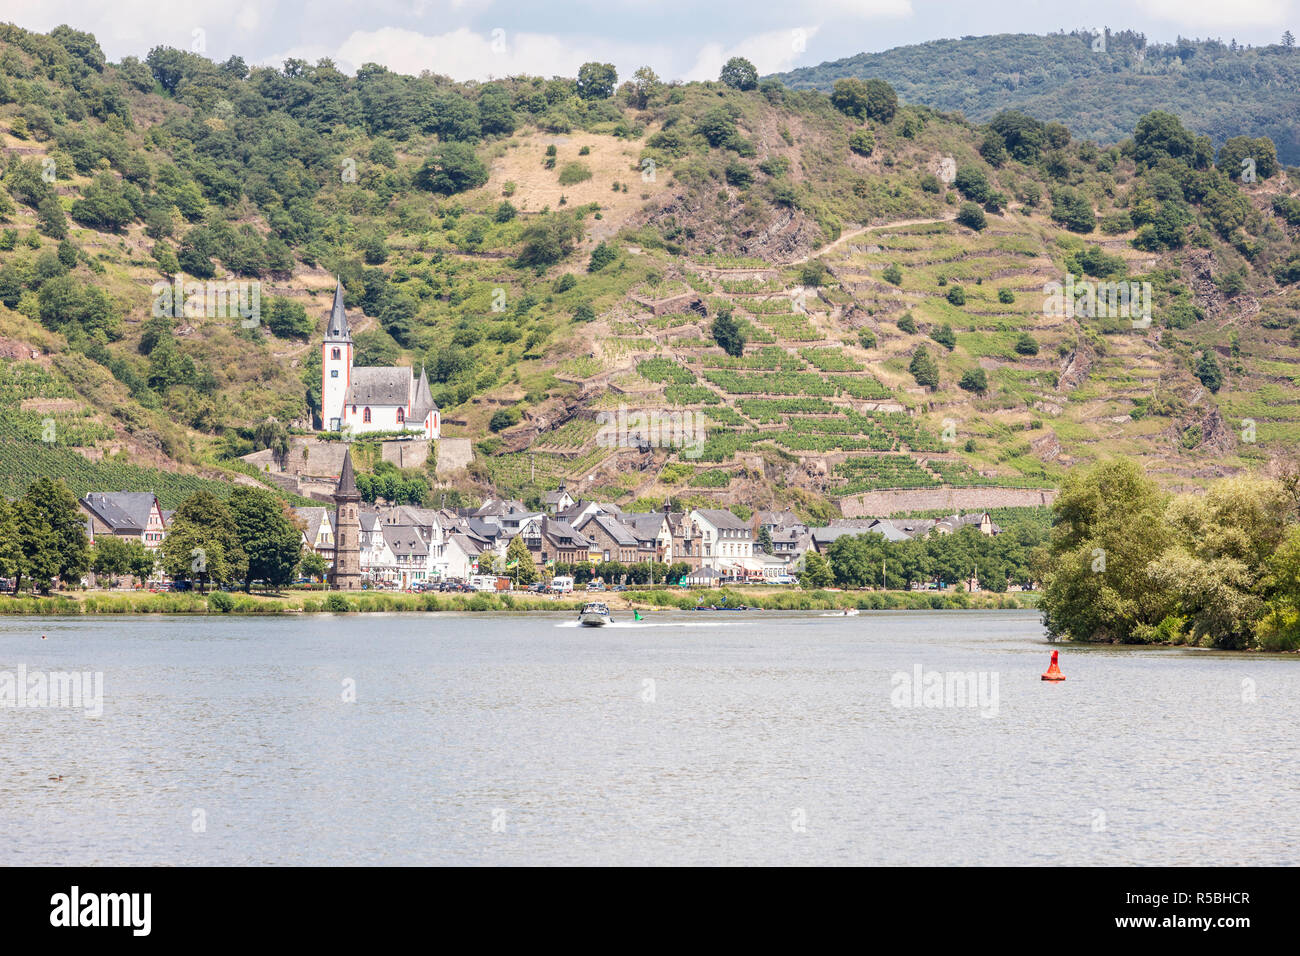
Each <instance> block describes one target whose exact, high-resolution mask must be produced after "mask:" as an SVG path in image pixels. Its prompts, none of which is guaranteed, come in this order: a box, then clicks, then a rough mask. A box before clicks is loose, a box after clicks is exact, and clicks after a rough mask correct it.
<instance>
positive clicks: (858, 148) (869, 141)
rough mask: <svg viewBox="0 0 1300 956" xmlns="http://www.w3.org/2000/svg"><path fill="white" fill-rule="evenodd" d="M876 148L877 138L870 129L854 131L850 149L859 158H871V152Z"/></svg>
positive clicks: (851, 136)
mask: <svg viewBox="0 0 1300 956" xmlns="http://www.w3.org/2000/svg"><path fill="white" fill-rule="evenodd" d="M875 148H876V137H874V136H872V135H871V130H869V129H859V130H854V132H853V133H852V134H851V135H850V136H849V149H851V150H852V151H853V152H855V153H857V154H858V155H859V156H870V155H871V151H872V150H874V149H875Z"/></svg>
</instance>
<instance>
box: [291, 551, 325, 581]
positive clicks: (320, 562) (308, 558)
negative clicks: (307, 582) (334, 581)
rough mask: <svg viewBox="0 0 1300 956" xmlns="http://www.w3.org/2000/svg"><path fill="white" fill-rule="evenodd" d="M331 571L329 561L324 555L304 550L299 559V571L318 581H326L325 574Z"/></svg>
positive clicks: (306, 576) (304, 575)
mask: <svg viewBox="0 0 1300 956" xmlns="http://www.w3.org/2000/svg"><path fill="white" fill-rule="evenodd" d="M328 571H329V562H327V561H326V560H325V558H324V556H323V555H320V554H317V553H316V552H315V551H311V550H304V551H303V552H302V557H301V558H299V559H298V573H299V574H300V575H302V576H303V577H304V578H312V579H314V580H318V581H324V580H325V575H326V573H327V572H328Z"/></svg>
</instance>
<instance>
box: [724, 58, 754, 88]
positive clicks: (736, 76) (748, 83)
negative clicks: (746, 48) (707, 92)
mask: <svg viewBox="0 0 1300 956" xmlns="http://www.w3.org/2000/svg"><path fill="white" fill-rule="evenodd" d="M718 79H719V80H720V81H722V82H723V83H725V84H726V85H727V86H730V87H731V88H732V89H735V90H754V89H757V88H758V70H757V69H756V68H755V66H754V64H753V63H751V62H749V60H746V59H745V58H744V57H743V56H733V57H732V58H731V59H730V60H728V61H727V63H726V65H725V66H723V68H722V72H721V73H720V74H718Z"/></svg>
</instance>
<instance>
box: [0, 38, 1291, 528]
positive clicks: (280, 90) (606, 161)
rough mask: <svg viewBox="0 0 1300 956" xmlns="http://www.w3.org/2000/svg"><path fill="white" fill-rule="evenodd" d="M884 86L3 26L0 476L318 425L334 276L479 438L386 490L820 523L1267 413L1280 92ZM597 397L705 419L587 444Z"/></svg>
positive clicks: (1230, 430) (106, 464) (1246, 435)
mask: <svg viewBox="0 0 1300 956" xmlns="http://www.w3.org/2000/svg"><path fill="white" fill-rule="evenodd" d="M1071 42H1078V41H1071ZM910 49H920V48H910ZM1279 55H1280V54H1279ZM1259 56H1260V57H1261V58H1262V57H1264V54H1263V53H1260V54H1259ZM1268 56H1273V54H1271V53H1270V54H1268ZM1269 62H1273V61H1271V60H1270V61H1269ZM972 82H975V81H972ZM902 93H903V95H902V96H901V97H900V96H898V95H896V94H895V90H894V89H893V88H891V86H890V85H889V84H887V83H884V82H882V81H880V80H878V79H872V80H870V81H868V82H861V81H850V82H842V83H839V84H837V85H836V86H835V88H834V89H833V90H832V92H831V95H829V96H828V95H827V94H826V93H823V92H820V91H816V90H793V89H789V88H787V87H785V86H783V85H782V84H780V83H778V82H775V81H772V80H765V81H762V82H759V80H758V77H757V75H756V73H755V71H754V70H753V67H752V65H750V64H747V63H745V62H743V61H733V62H732V63H729V64H728V66H727V68H726V69H725V70H724V71H723V74H722V77H721V78H720V79H719V81H717V82H710V83H690V84H675V83H664V82H661V81H660V80H659V79H658V78H657V77H656V76H655V75H654V74H653V72H652V71H650V70H649V69H648V68H645V69H642V70H639V71H638V72H637V73H636V75H635V76H633V77H630V78H619V77H617V76H616V75H615V73H614V69H613V67H611V66H608V65H606V64H599V63H590V64H587V65H585V66H584V67H583V68H582V70H581V71H580V73H579V75H578V77H576V78H574V79H556V78H552V79H542V78H537V77H516V78H510V79H505V80H500V81H494V82H491V83H485V84H478V83H467V84H460V83H454V82H452V81H450V80H448V79H446V78H443V77H439V76H436V75H424V76H420V77H410V76H402V75H399V74H396V73H393V72H391V71H389V70H386V69H384V68H383V67H379V66H375V65H366V66H363V67H362V68H361V69H360V70H359V71H358V72H357V74H356V75H355V76H348V75H345V74H343V73H341V72H340V71H339V70H337V69H336V68H335V67H334V66H333V65H332V64H330V63H329V62H328V61H321V62H319V63H316V64H309V63H306V62H302V61H289V62H287V63H285V64H284V66H283V67H282V68H280V69H268V68H257V69H251V70H250V69H249V68H248V67H247V66H246V65H245V64H244V63H243V62H242V61H240V60H239V59H238V58H232V59H230V60H228V61H226V62H224V63H220V64H217V63H213V62H210V61H208V60H207V59H205V58H203V57H201V56H198V55H195V54H191V53H186V52H182V51H178V50H174V49H169V48H164V47H158V48H155V49H153V50H151V51H150V52H149V53H148V55H147V56H146V57H145V58H144V59H135V58H131V57H128V58H126V59H124V60H123V61H122V62H121V63H117V64H112V63H108V62H106V60H105V58H104V56H103V54H102V52H101V51H100V48H99V47H98V45H97V44H96V42H95V40H94V38H93V37H91V36H89V35H88V34H85V33H81V32H78V31H76V30H73V29H69V28H66V27H60V28H57V29H56V30H54V31H52V32H51V34H49V35H41V34H35V33H30V32H27V31H23V30H19V29H17V28H15V27H12V26H4V27H0V145H3V147H4V149H5V160H4V163H5V165H4V170H3V187H4V188H3V190H0V355H2V356H3V359H2V360H0V394H2V395H3V397H4V401H3V402H2V403H0V434H3V435H4V436H5V437H6V439H8V440H7V441H6V442H5V443H4V450H3V451H0V491H4V492H6V493H13V491H14V490H15V489H17V488H21V487H22V485H23V483H24V481H25V480H27V479H29V478H30V477H31V476H32V475H33V474H56V475H60V476H64V477H66V478H67V479H68V481H69V484H70V486H71V487H72V488H73V490H74V491H80V490H82V489H83V488H89V487H111V488H136V487H156V488H158V489H159V490H160V494H162V495H163V496H164V498H165V499H167V500H170V501H174V500H175V499H176V498H178V497H180V496H181V495H182V493H183V491H184V490H186V489H189V488H190V487H193V486H195V483H202V484H203V486H204V487H207V486H208V485H207V484H206V482H207V481H209V480H211V479H225V480H229V479H231V478H232V477H233V478H238V479H239V480H243V481H256V480H259V479H258V478H257V473H256V469H254V468H252V467H251V466H250V465H248V464H247V463H245V462H244V461H242V460H241V456H243V455H245V454H248V453H250V452H253V451H255V450H258V449H261V448H278V447H283V445H284V443H285V441H286V440H287V438H288V437H289V436H291V435H292V434H295V433H298V434H301V433H307V432H311V431H312V430H313V429H314V428H315V427H316V426H317V425H318V424H319V422H318V416H317V411H318V403H319V391H318V390H319V381H320V379H319V375H320V372H319V360H320V351H319V347H318V343H319V336H320V334H321V330H322V329H323V327H324V317H325V312H326V310H327V309H328V307H329V303H330V296H331V295H332V293H333V290H334V283H335V276H339V277H341V279H342V281H343V284H344V287H345V290H346V300H347V305H348V308H349V310H350V312H351V314H352V330H353V334H354V337H355V340H356V343H357V346H358V355H357V362H358V364H361V365H369V364H378V365H386V364H412V365H414V366H415V367H416V368H417V369H418V368H419V367H420V366H421V365H423V366H425V367H426V368H427V369H428V373H429V378H430V381H431V383H432V387H433V393H434V398H435V400H436V401H437V402H438V404H439V406H440V407H441V409H442V413H443V421H444V423H445V427H444V433H445V434H446V435H448V436H452V437H465V438H469V439H471V440H472V441H473V442H474V447H475V452H476V456H475V460H474V462H473V463H472V464H471V465H470V467H469V470H468V471H465V472H461V473H459V474H457V475H455V476H452V477H450V478H447V477H445V476H444V477H443V478H436V477H435V474H434V465H433V462H432V461H431V462H430V465H429V466H428V467H427V468H422V469H417V470H414V471H412V472H409V473H407V474H405V475H402V476H400V477H402V479H403V480H402V482H401V483H400V486H401V487H402V488H403V489H404V491H403V494H404V495H406V496H407V497H409V498H411V499H412V500H421V499H422V498H424V497H432V496H433V495H435V494H442V493H444V492H446V493H451V494H454V495H461V496H465V497H468V498H470V499H473V498H479V497H482V496H485V495H488V494H501V495H515V496H522V497H524V498H535V497H536V496H537V495H539V494H540V493H541V492H542V491H543V490H546V489H548V488H552V487H554V486H555V485H556V484H557V483H558V482H559V481H566V482H568V483H569V487H570V488H571V489H572V490H574V491H575V492H577V493H581V494H585V495H588V496H599V497H602V498H609V499H615V500H619V501H624V502H633V501H638V502H640V503H641V504H643V505H644V504H648V503H656V504H658V503H662V501H663V500H664V498H665V497H670V496H671V497H674V498H676V499H677V500H678V501H679V503H683V504H689V503H693V502H705V501H718V502H722V503H726V504H734V503H745V504H746V506H749V507H764V506H768V505H789V506H792V507H796V508H798V509H800V510H802V511H804V512H805V513H816V514H821V515H827V514H834V513H835V512H836V511H838V510H840V509H841V508H846V509H847V508H848V507H850V505H849V504H847V503H848V502H849V501H850V499H855V500H856V504H854V505H852V507H857V508H867V507H871V506H873V503H874V499H871V498H869V497H868V498H862V497H861V496H863V495H867V496H870V495H872V494H876V493H878V492H881V491H887V490H898V489H905V490H912V491H916V492H923V493H929V492H936V491H942V490H951V489H958V490H962V489H964V490H968V491H969V490H972V489H974V490H979V491H981V492H983V491H985V490H987V491H993V490H1014V489H1020V490H1023V491H1026V492H1036V491H1037V490H1038V489H1046V488H1050V487H1053V486H1054V485H1056V484H1057V483H1058V481H1059V478H1060V476H1061V475H1062V474H1063V473H1064V472H1065V471H1066V470H1067V469H1069V468H1071V467H1073V466H1074V465H1076V464H1078V463H1080V462H1086V461H1090V460H1094V459H1098V458H1104V457H1109V456H1113V455H1125V456H1129V457H1132V458H1134V459H1137V460H1140V461H1141V462H1143V464H1144V465H1146V467H1147V468H1148V470H1149V471H1150V473H1151V474H1153V475H1155V476H1157V477H1158V478H1159V480H1161V481H1162V482H1164V483H1166V484H1169V485H1172V486H1190V487H1195V486H1198V485H1200V484H1202V483H1204V482H1205V481H1208V480H1209V479H1210V478H1213V477H1215V476H1218V475H1222V474H1227V473H1232V472H1235V471H1237V470H1239V469H1243V468H1253V467H1257V466H1261V465H1266V464H1267V463H1268V461H1269V460H1270V459H1271V458H1272V457H1273V456H1275V455H1276V454H1277V453H1278V452H1279V451H1282V450H1285V449H1287V448H1291V447H1294V446H1295V444H1296V442H1297V441H1300V404H1298V403H1297V398H1300V332H1298V331H1297V329H1298V328H1300V327H1298V326H1297V314H1298V309H1297V306H1298V305H1300V287H1298V286H1297V283H1300V257H1298V255H1297V246H1296V238H1297V235H1300V198H1297V186H1298V184H1300V177H1297V176H1296V175H1295V172H1294V170H1291V171H1288V170H1287V169H1285V168H1284V167H1283V166H1282V164H1281V163H1280V162H1279V160H1278V156H1277V153H1276V150H1275V148H1274V145H1273V143H1272V142H1271V141H1270V140H1269V139H1268V138H1267V136H1266V135H1264V132H1265V129H1266V128H1278V127H1276V126H1269V125H1268V124H1270V123H1273V124H1276V123H1278V122H1290V121H1292V120H1294V116H1293V115H1284V114H1282V113H1281V112H1280V111H1275V112H1270V113H1269V114H1268V116H1267V117H1266V118H1264V119H1261V120H1260V125H1259V127H1258V128H1257V127H1255V126H1251V127H1250V129H1249V131H1248V135H1243V136H1241V137H1234V138H1230V139H1228V140H1227V141H1226V142H1225V143H1223V144H1222V145H1221V146H1219V147H1218V148H1217V149H1216V147H1215V144H1214V143H1213V142H1212V141H1211V139H1210V138H1209V137H1208V136H1205V135H1198V134H1197V133H1195V132H1193V131H1191V130H1189V129H1188V128H1186V127H1185V125H1184V123H1183V122H1181V121H1180V119H1179V118H1178V117H1177V116H1175V115H1173V114H1171V113H1169V112H1168V111H1158V112H1152V113H1150V114H1148V115H1144V116H1143V117H1142V118H1140V119H1138V118H1136V117H1135V118H1134V122H1133V123H1132V124H1131V125H1130V126H1129V127H1128V128H1127V129H1126V130H1125V132H1124V134H1123V135H1122V136H1116V137H1114V138H1118V139H1121V142H1118V143H1116V144H1114V145H1100V146H1099V145H1096V144H1094V143H1092V142H1090V141H1088V140H1087V139H1085V138H1082V137H1081V136H1079V135H1078V133H1077V132H1075V131H1073V130H1071V129H1070V128H1068V126H1067V125H1065V124H1063V123H1060V122H1055V121H1052V122H1044V121H1042V120H1040V119H1036V118H1032V117H1030V116H1028V115H1025V114H1024V113H1021V112H1018V111H1003V112H1001V113H999V114H997V115H996V116H993V117H990V118H989V122H987V123H986V124H983V125H976V124H975V123H974V122H972V121H970V120H967V119H966V118H964V117H963V116H961V115H959V114H956V113H948V112H939V111H936V110H935V109H932V108H930V107H928V106H924V105H916V104H915V103H910V102H909V100H910V99H911V96H910V95H909V93H908V92H907V87H906V85H905V84H903V85H902ZM177 275H179V276H180V277H181V281H182V282H183V283H184V282H198V281H225V280H226V279H227V277H229V279H230V280H231V281H234V282H257V283H259V284H260V285H259V286H258V288H259V289H260V296H261V313H260V316H258V317H257V319H256V321H252V322H247V321H241V320H240V318H239V317H234V318H232V317H231V316H229V315H224V316H222V315H209V314H205V313H204V312H203V311H202V310H200V311H198V312H196V313H195V314H190V313H188V312H184V311H182V312H180V313H176V314H171V313H167V312H166V311H165V310H164V311H163V313H162V314H159V309H158V308H156V304H157V301H158V293H157V290H156V289H154V286H155V284H156V283H159V282H160V281H161V282H174V281H175V279H174V277H175V276H177ZM1067 277H1071V278H1070V281H1071V282H1073V281H1075V280H1077V281H1078V282H1079V283H1087V282H1115V283H1119V282H1123V283H1129V282H1133V283H1138V284H1139V285H1140V284H1141V283H1148V284H1149V287H1150V291H1151V295H1150V305H1151V309H1150V315H1151V318H1152V322H1151V323H1149V324H1141V323H1136V324H1135V323H1133V322H1131V321H1129V319H1128V317H1127V316H1125V317H1119V318H1117V317H1116V316H1114V315H1099V314H1096V313H1095V312H1091V313H1090V312H1088V311H1086V310H1080V309H1075V308H1073V307H1072V308H1071V310H1070V311H1069V312H1068V313H1064V314H1056V313H1054V312H1053V311H1052V310H1051V309H1049V308H1047V307H1046V303H1047V300H1048V299H1049V295H1048V291H1047V290H1048V289H1049V287H1050V286H1051V284H1052V283H1065V282H1066V281H1067ZM1103 298H1104V293H1103ZM620 406H623V407H625V408H631V409H632V410H634V411H635V410H640V411H653V410H658V411H663V412H669V413H673V414H677V415H681V414H684V413H688V412H689V413H690V414H691V415H693V416H698V420H699V421H702V422H704V423H705V425H706V428H705V429H704V430H705V432H706V436H705V438H704V440H703V441H702V442H701V443H700V444H699V445H698V446H696V447H693V448H689V449H688V448H676V449H673V448H654V447H649V448H647V447H645V446H644V444H643V443H639V442H633V443H632V444H631V446H630V447H612V446H610V445H609V444H608V443H607V442H605V441H603V440H602V438H601V435H600V429H601V425H600V419H599V418H598V416H599V415H600V413H602V412H610V413H612V412H616V411H617V410H618V409H619V407H620ZM363 457H364V456H363ZM376 467H379V466H376ZM159 470H161V471H159ZM176 482H179V483H180V484H179V485H177V487H176V488H175V489H174V490H173V489H172V486H171V484H169V483H176ZM392 484H394V486H396V482H393V483H392ZM213 487H216V488H220V487H221V486H220V485H214V486H213ZM1006 503H1008V504H1015V503H1020V502H1018V501H1017V502H1012V501H1011V500H1010V499H1008V500H1007V502H1006ZM925 507H931V506H930V505H925ZM935 507H937V505H935Z"/></svg>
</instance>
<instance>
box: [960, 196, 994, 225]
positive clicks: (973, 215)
mask: <svg viewBox="0 0 1300 956" xmlns="http://www.w3.org/2000/svg"><path fill="white" fill-rule="evenodd" d="M957 222H959V223H960V224H961V225H963V226H966V227H967V228H969V229H974V230H975V231H976V232H979V231H981V230H982V229H984V228H985V227H986V226H987V225H988V219H987V218H985V216H984V210H983V209H981V208H980V207H979V206H978V205H976V204H975V203H973V202H964V203H962V204H961V208H960V209H959V210H958V211H957Z"/></svg>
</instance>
